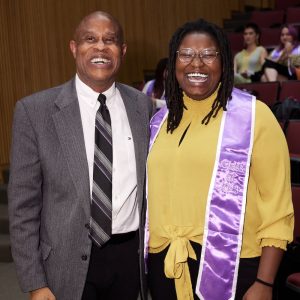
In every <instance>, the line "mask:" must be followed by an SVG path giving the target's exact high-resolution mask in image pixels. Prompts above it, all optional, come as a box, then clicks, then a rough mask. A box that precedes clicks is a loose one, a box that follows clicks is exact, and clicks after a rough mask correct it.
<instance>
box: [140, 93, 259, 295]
mask: <svg viewBox="0 0 300 300" xmlns="http://www.w3.org/2000/svg"><path fill="white" fill-rule="evenodd" d="M255 102H256V99H255V97H254V96H251V95H249V94H246V93H244V92H242V91H240V90H237V89H234V90H233V92H232V99H231V100H230V101H228V104H227V111H224V112H223V116H222V121H221V126H220V132H219V139H218V146H217V153H216V160H215V166H214V170H213V175H212V179H211V183H210V188H209V192H208V199H207V205H206V216H205V225H204V235H203V245H202V253H201V259H200V267H199V274H198V279H197V286H196V294H197V295H198V297H199V298H200V299H201V300H230V299H234V296H235V291H236V282H237V274H238V267H239V258H240V251H241V245H242V237H243V225H244V215H245V206H246V195H247V186H248V178H249V167H250V158H251V153H252V146H253V135H254V118H255ZM167 113H168V111H167V108H162V109H161V110H160V111H159V112H158V113H157V114H156V115H154V117H153V118H152V120H151V125H150V129H151V137H150V149H151V147H152V145H153V142H154V140H155V138H156V136H157V134H158V132H159V129H160V127H161V126H162V124H163V122H164V120H165V119H166V116H167ZM148 245H149V219H148V212H147V215H146V227H145V260H146V259H147V254H148Z"/></svg>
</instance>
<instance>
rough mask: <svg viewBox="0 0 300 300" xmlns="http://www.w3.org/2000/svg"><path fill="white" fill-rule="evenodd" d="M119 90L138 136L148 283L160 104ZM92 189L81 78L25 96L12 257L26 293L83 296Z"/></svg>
mask: <svg viewBox="0 0 300 300" xmlns="http://www.w3.org/2000/svg"><path fill="white" fill-rule="evenodd" d="M116 87H117V88H118V89H119V91H120V94H121V96H122V99H123V101H124V104H125V108H126V112H127V116H128V120H129V124H130V128H131V131H132V135H133V140H134V150H135V158H136V168H137V198H138V206H139V213H140V220H141V222H140V223H141V224H140V251H139V252H140V258H141V259H140V266H141V275H142V276H141V281H142V287H143V288H144V280H143V278H144V264H143V260H142V253H143V251H142V249H143V225H144V214H145V203H144V182H145V164H146V157H147V151H148V140H149V119H150V117H151V114H152V104H151V101H150V99H149V98H148V97H147V96H145V95H144V94H142V93H141V92H139V91H137V90H136V89H133V88H131V87H129V86H126V85H123V84H119V83H117V84H116ZM89 187H90V185H89V173H88V163H87V157H86V151H85V144H84V136H83V129H82V123H81V117H80V110H79V103H78V98H77V93H76V88H75V80H74V79H72V80H70V81H69V82H67V83H65V84H63V85H61V86H58V87H54V88H51V89H49V90H45V91H41V92H38V93H36V94H33V95H31V96H29V97H26V98H24V99H22V100H21V101H18V102H17V104H16V108H15V114H14V122H13V138H12V150H11V165H10V182H9V192H8V194H9V217H10V236H11V245H12V254H13V258H14V262H15V265H16V269H17V274H18V278H19V281H20V284H21V288H22V290H23V291H24V292H27V291H31V290H35V289H38V288H41V287H44V286H48V287H49V288H50V289H51V290H52V292H53V293H54V295H55V296H56V299H57V300H80V299H81V295H82V292H83V288H84V284H85V279H86V275H87V270H88V265H89V256H90V251H91V240H90V239H89V237H88V228H87V227H88V226H86V224H88V223H89V219H90V188H89ZM99 271H100V272H101V270H99ZM143 288H142V294H143V296H144V297H145V290H144V289H143Z"/></svg>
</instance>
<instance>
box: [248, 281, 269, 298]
mask: <svg viewBox="0 0 300 300" xmlns="http://www.w3.org/2000/svg"><path fill="white" fill-rule="evenodd" d="M272 291H273V289H272V288H271V287H269V286H265V285H263V284H261V283H259V282H254V283H253V284H252V285H251V287H250V288H249V289H248V291H247V292H246V294H245V295H244V297H243V300H272Z"/></svg>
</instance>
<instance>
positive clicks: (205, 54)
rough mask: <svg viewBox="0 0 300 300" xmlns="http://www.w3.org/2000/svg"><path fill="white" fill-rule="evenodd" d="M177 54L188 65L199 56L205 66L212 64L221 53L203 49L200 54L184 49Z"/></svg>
mask: <svg viewBox="0 0 300 300" xmlns="http://www.w3.org/2000/svg"><path fill="white" fill-rule="evenodd" d="M176 52H177V55H178V59H179V60H180V61H181V62H183V63H186V64H187V63H190V62H192V60H193V59H194V58H195V56H197V57H199V58H200V59H201V61H202V62H203V63H204V64H206V65H208V64H211V63H212V62H213V61H214V60H215V59H216V58H217V56H218V55H219V52H218V51H216V50H214V49H203V50H201V51H199V52H198V51H195V50H194V49H191V48H183V49H180V50H178V51H176Z"/></svg>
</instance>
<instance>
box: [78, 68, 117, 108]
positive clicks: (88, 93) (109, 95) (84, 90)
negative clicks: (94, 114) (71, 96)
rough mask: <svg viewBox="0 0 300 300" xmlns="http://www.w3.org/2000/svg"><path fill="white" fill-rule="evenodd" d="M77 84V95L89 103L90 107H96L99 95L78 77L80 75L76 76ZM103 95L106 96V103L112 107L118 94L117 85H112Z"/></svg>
mask: <svg viewBox="0 0 300 300" xmlns="http://www.w3.org/2000/svg"><path fill="white" fill-rule="evenodd" d="M75 84H76V90H77V94H78V95H79V96H81V97H82V98H83V99H85V100H86V102H87V103H88V105H90V106H92V107H93V106H95V105H96V104H97V102H98V100H97V99H98V96H99V93H97V92H95V91H94V90H93V89H92V88H90V87H89V86H88V85H86V84H85V83H84V82H83V81H82V80H81V79H80V78H79V76H78V74H76V76H75ZM102 94H104V95H105V96H106V103H107V105H108V106H110V105H112V101H113V99H114V96H115V94H116V84H115V83H113V84H112V85H111V87H110V88H109V89H108V90H106V91H105V92H103V93H102Z"/></svg>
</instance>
